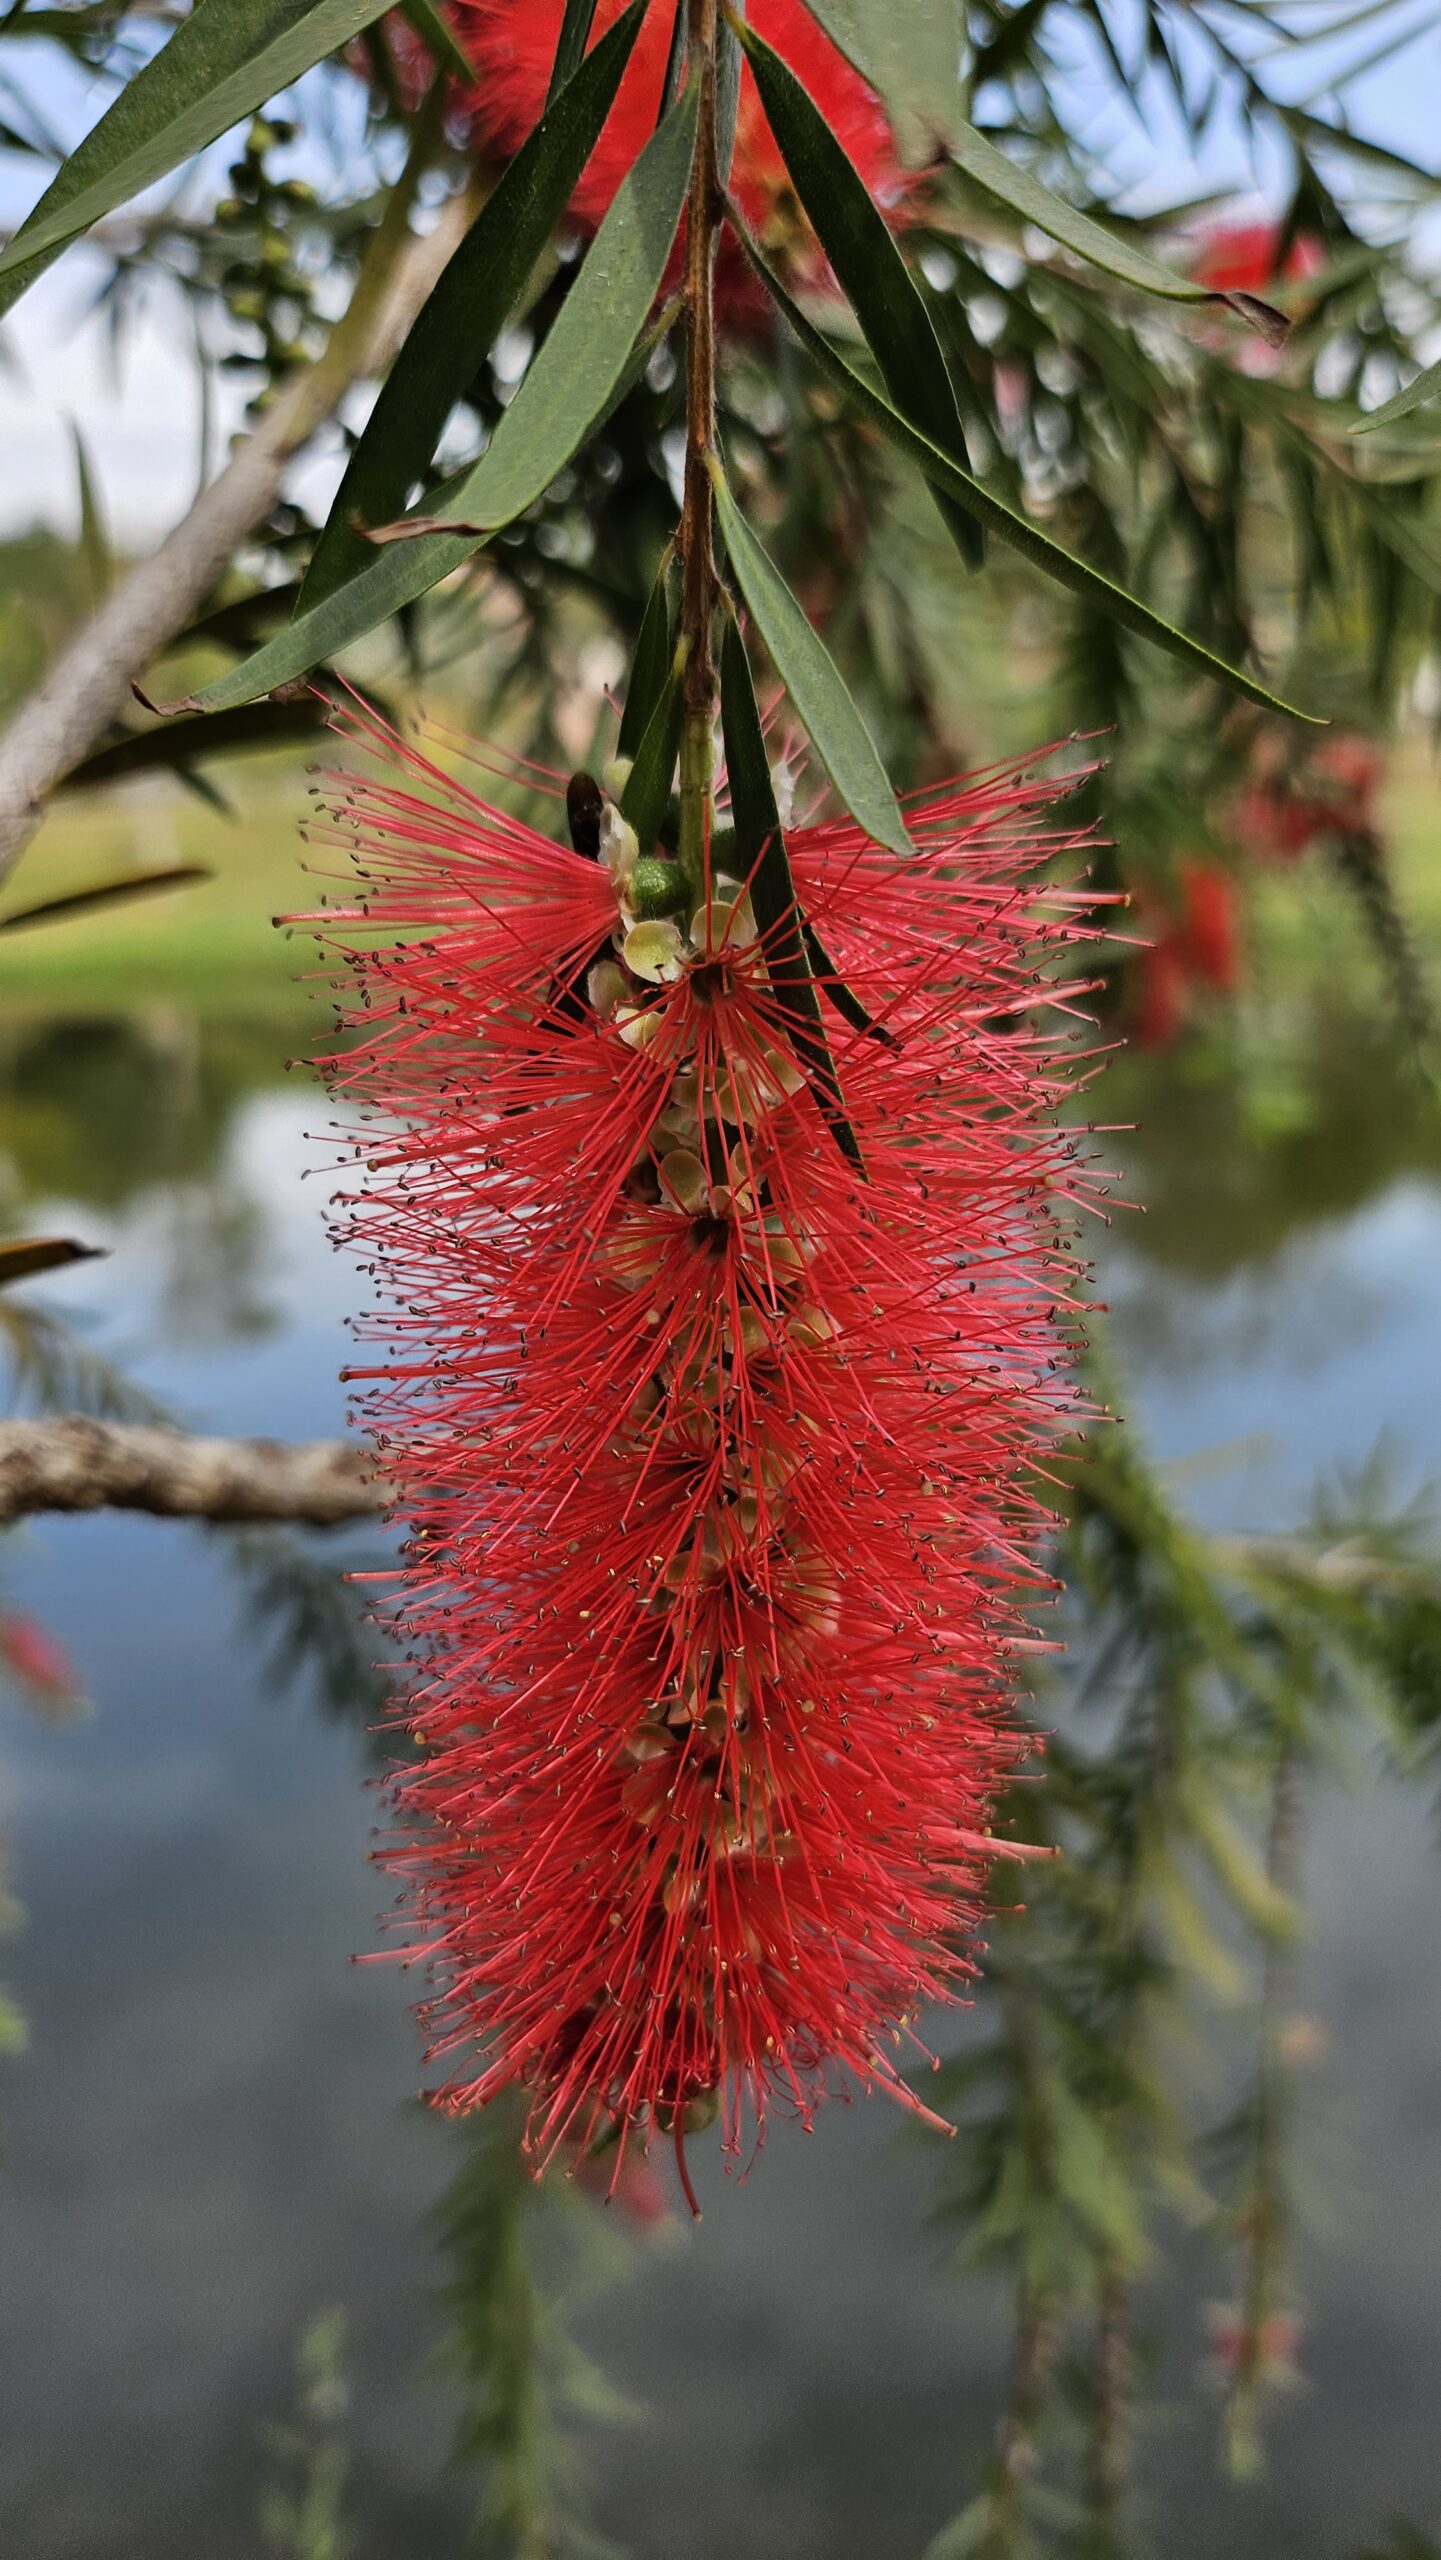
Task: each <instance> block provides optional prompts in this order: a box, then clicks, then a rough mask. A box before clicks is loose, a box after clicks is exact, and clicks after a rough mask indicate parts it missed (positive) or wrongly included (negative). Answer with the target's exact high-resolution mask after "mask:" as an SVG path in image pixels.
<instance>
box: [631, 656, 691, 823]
mask: <svg viewBox="0 0 1441 2560" xmlns="http://www.w3.org/2000/svg"><path fill="white" fill-rule="evenodd" d="M684 716H685V695H684V689H683V684H682V670H681V668H680V667H673V668H672V669H671V671H670V673H669V674H668V676H667V677H666V680H665V683H664V684H663V686H662V687H661V692H660V697H659V700H658V701H657V702H656V705H655V708H654V710H653V711H652V713H651V716H650V718H649V720H648V721H647V722H646V728H645V735H644V736H643V738H642V739H641V742H640V745H639V747H638V748H637V749H636V758H635V763H634V764H633V765H632V767H631V770H630V777H629V780H628V781H627V783H626V786H625V789H624V790H623V791H622V793H621V795H620V814H621V816H622V817H623V818H624V819H625V820H626V822H627V824H628V825H629V826H632V827H634V829H635V832H636V838H637V841H638V842H639V845H640V849H641V851H642V853H649V852H650V851H651V849H652V847H653V846H654V844H655V841H656V838H657V837H658V835H659V834H660V831H661V827H662V826H663V824H664V822H665V814H666V811H667V810H668V809H669V807H670V800H671V791H672V789H673V787H674V783H675V761H676V757H677V756H678V755H679V753H680V733H681V722H682V720H683V718H684Z"/></svg>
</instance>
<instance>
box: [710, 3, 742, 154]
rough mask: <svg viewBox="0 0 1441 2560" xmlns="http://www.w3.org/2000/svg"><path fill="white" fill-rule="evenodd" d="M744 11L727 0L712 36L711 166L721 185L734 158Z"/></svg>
mask: <svg viewBox="0 0 1441 2560" xmlns="http://www.w3.org/2000/svg"><path fill="white" fill-rule="evenodd" d="M745 13H746V0H731V7H730V8H729V10H728V11H727V13H726V15H725V17H724V18H723V19H722V20H721V26H720V33H719V35H718V37H717V39H716V111H715V165H716V176H717V178H718V179H719V180H720V183H721V185H722V186H723V187H728V186H729V185H730V178H731V162H732V161H733V160H734V158H735V148H736V120H737V118H738V116H739V114H740V103H741V47H740V28H741V25H742V23H743V21H744V18H745Z"/></svg>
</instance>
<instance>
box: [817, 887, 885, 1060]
mask: <svg viewBox="0 0 1441 2560" xmlns="http://www.w3.org/2000/svg"><path fill="white" fill-rule="evenodd" d="M801 932H802V934H803V936H804V938H805V946H806V958H807V959H808V960H809V962H810V964H811V974H812V976H813V977H814V979H815V982H816V984H817V986H818V987H819V988H820V991H821V993H822V995H824V996H829V998H830V1000H831V1003H832V1004H833V1005H834V1006H835V1009H836V1011H837V1013H838V1014H839V1015H840V1017H841V1020H842V1022H848V1023H849V1024H850V1026H851V1029H852V1030H853V1031H863V1032H864V1033H865V1036H866V1038H867V1039H868V1040H879V1042H880V1043H881V1046H882V1048H885V1049H894V1047H895V1046H896V1036H895V1033H894V1032H893V1031H888V1030H887V1029H886V1027H885V1024H884V1023H883V1022H877V1021H876V1020H875V1019H874V1017H873V1016H872V1015H871V1014H869V1013H867V1011H866V1008H865V1006H864V1005H863V1004H862V1002H861V1000H860V997H859V996H858V995H855V994H853V993H852V991H851V989H850V988H849V987H848V986H847V985H846V982H845V980H844V978H843V977H842V976H841V974H840V971H839V970H838V969H837V967H836V964H835V962H834V961H833V960H832V959H831V957H830V955H829V953H828V952H827V950H826V947H825V944H824V943H823V942H822V940H821V938H820V935H819V934H818V933H817V931H816V929H815V926H814V925H813V924H812V923H811V920H810V918H809V916H806V917H803V918H802V920H801Z"/></svg>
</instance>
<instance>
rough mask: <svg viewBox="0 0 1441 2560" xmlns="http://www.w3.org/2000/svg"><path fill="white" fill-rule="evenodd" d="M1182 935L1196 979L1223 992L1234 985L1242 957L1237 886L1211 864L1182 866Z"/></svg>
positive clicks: (1186, 955)
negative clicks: (1237, 908) (1237, 910)
mask: <svg viewBox="0 0 1441 2560" xmlns="http://www.w3.org/2000/svg"><path fill="white" fill-rule="evenodd" d="M1179 938H1180V942H1181V947H1182V951H1183V954H1184V957H1185V960H1186V961H1187V963H1188V964H1189V967H1190V973H1191V975H1192V977H1193V978H1195V979H1198V980H1199V981H1200V983H1201V984H1202V985H1203V986H1208V987H1216V988H1218V989H1220V990H1221V991H1222V992H1224V991H1225V990H1226V989H1228V988H1230V987H1234V985H1235V983H1236V978H1237V974H1238V971H1239V968H1240V959H1241V952H1240V933H1239V918H1238V916H1237V912H1236V887H1235V883H1234V881H1233V880H1231V879H1230V878H1229V877H1228V875H1227V874H1226V873H1225V872H1224V871H1216V870H1213V869H1212V867H1211V865H1210V864H1209V863H1205V862H1187V863H1183V864H1182V866H1181V922H1180V929H1179Z"/></svg>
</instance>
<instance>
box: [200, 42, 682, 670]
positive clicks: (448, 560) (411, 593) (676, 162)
mask: <svg viewBox="0 0 1441 2560" xmlns="http://www.w3.org/2000/svg"><path fill="white" fill-rule="evenodd" d="M698 95H699V93H698V90H697V89H696V88H695V86H694V85H692V87H691V88H689V89H688V90H687V92H686V94H685V96H684V98H682V100H681V102H680V104H679V106H678V107H676V108H675V109H674V110H673V112H672V113H671V114H670V115H669V116H668V117H667V118H666V121H665V123H664V124H663V125H662V126H661V128H660V131H659V132H658V133H656V134H655V135H653V136H652V138H651V140H650V141H649V142H648V143H647V145H646V147H645V150H644V151H643V152H642V153H641V156H640V158H639V159H638V160H637V162H636V164H635V167H634V168H633V169H632V170H631V171H630V172H629V174H628V175H627V177H626V179H625V181H624V184H623V185H622V186H621V188H620V190H619V192H618V194H617V195H616V198H615V201H614V203H613V204H612V206H611V208H610V211H609V213H608V214H607V215H606V218H605V220H604V222H603V223H602V224H601V227H600V230H599V231H598V232H597V234H596V237H595V240H594V242H593V244H592V247H591V250H590V254H589V256H588V257H587V258H586V261H585V264H584V265H583V266H582V268H581V270H580V273H579V275H578V276H577V277H576V280H575V283H574V284H573V285H572V287H571V289H570V292H569V293H568V295H567V296H566V299H565V302H564V303H563V305H562V307H561V309H560V311H559V313H558V314H557V316H556V320H555V323H554V326H553V327H552V329H551V332H550V335H549V337H548V338H547V339H546V341H545V344H544V345H543V346H542V347H541V349H540V351H539V353H538V355H537V356H536V358H535V361H534V363H533V364H532V365H531V368H530V371H529V372H528V373H527V375H526V377H525V380H524V381H523V382H522V384H521V386H520V389H519V390H518V391H517V393H516V395H515V398H514V400H513V401H512V402H511V404H510V407H509V408H508V409H507V410H506V412H505V415H504V417H503V418H502V419H501V421H500V424H499V426H498V427H497V428H496V431H495V434H494V436H493V437H492V439H491V441H490V443H489V445H488V446H487V447H486V450H485V452H484V453H483V454H482V455H481V457H480V460H479V461H478V462H475V463H472V464H471V466H470V468H469V469H468V470H465V471H458V472H456V473H455V475H454V477H453V478H452V479H450V480H448V481H447V482H446V484H445V486H444V488H443V489H441V490H439V491H437V492H436V493H435V494H434V496H433V497H432V498H431V499H430V501H429V504H428V506H427V508H426V510H425V512H426V514H427V515H428V516H430V517H431V518H432V519H433V520H434V521H436V522H437V523H442V524H443V523H446V522H453V523H455V524H456V526H457V528H458V530H457V531H456V532H454V533H425V534H421V535H419V536H418V537H417V539H416V540H414V541H411V542H390V543H387V544H386V546H385V548H384V549H383V550H382V551H381V552H380V553H379V555H378V557H377V558H376V559H375V560H373V561H372V563H371V565H370V566H369V567H368V568H365V569H362V570H361V571H360V572H359V574H358V576H356V577H354V578H349V579H347V580H346V583H345V585H344V586H343V587H337V589H336V590H335V593H334V594H333V595H329V596H324V597H322V598H321V600H320V602H319V603H318V604H316V605H313V606H312V607H311V608H310V610H309V612H308V613H302V614H298V615H297V616H296V618H295V620H294V621H293V622H292V623H291V624H290V625H289V626H288V628H287V629H286V630H284V631H281V632H278V633H277V635H276V637H275V638H274V639H273V640H271V641H268V642H267V644H266V646H265V647H264V648H263V649H259V650H257V651H256V653H255V655H254V656H253V657H250V658H247V659H246V661H245V663H244V665H243V666H239V667H236V668H235V669H234V670H233V671H232V672H231V673H230V674H229V675H225V676H221V677H219V678H218V679H217V681H216V682H215V683H214V684H211V685H207V686H206V688H205V690H204V692H203V693H200V694H197V695H195V696H193V697H192V699H191V700H190V702H189V703H188V704H187V705H186V706H185V707H186V708H188V709H190V710H199V711H225V710H229V709H230V708H231V707H232V706H233V705H234V704H236V703H240V702H253V701H254V700H255V698H256V696H257V695H258V694H262V693H270V692H272V691H273V690H274V688H275V686H277V685H281V684H289V683H292V682H293V681H294V679H295V678H296V677H297V676H302V675H305V674H306V673H307V672H308V671H309V669H310V668H312V667H314V666H318V665H319V664H320V662H321V660H322V659H329V658H331V657H333V656H334V655H335V654H336V652H337V651H338V650H340V649H345V648H348V647H349V646H350V645H351V643H352V642H354V641H356V640H360V639H363V638H364V636H365V634H366V632H368V631H373V630H375V628H376V626H377V625H378V624H379V623H382V622H385V621H386V620H388V618H389V617H390V615H391V614H393V613H396V612H398V611H399V610H400V607H401V606H402V605H407V604H411V603H413V602H414V601H415V598H416V597H417V596H423V595H424V594H425V593H426V592H427V590H428V589H429V588H431V587H433V586H435V585H436V584H437V583H438V581H439V580H440V579H442V578H445V577H448V576H449V574H450V572H451V571H452V570H453V569H458V568H459V567H460V566H461V564H462V562H463V561H465V560H468V559H469V557H470V555H471V553H472V552H473V551H477V550H478V549H479V548H480V546H481V544H482V543H483V542H485V541H486V540H487V539H488V538H489V535H490V534H491V533H492V532H494V531H496V530H497V529H498V528H499V527H500V526H502V525H507V524H510V523H511V522H512V521H513V520H514V518H515V517H516V516H518V515H523V514H524V512H525V509H526V508H527V507H528V506H531V505H533V504H534V502H535V500H536V499H537V498H539V497H541V496H542V495H543V493H544V492H545V490H546V489H548V488H549V486H550V483H551V481H552V480H554V478H555V477H556V474H557V473H558V472H560V471H562V470H563V469H564V467H565V465H566V463H567V462H568V461H569V460H570V458H571V455H572V454H573V453H574V452H575V450H576V448H577V446H579V445H581V444H583V443H584V441H585V439H586V437H587V436H588V435H589V434H590V432H591V431H592V429H593V428H594V427H595V426H596V425H598V424H599V423H600V421H601V420H603V419H604V418H605V416H606V415H607V413H608V411H609V409H610V407H611V404H612V401H613V399H614V398H615V397H616V396H617V394H618V393H619V391H620V390H621V389H622V388H623V386H624V385H625V383H626V382H627V381H628V380H630V379H633V378H634V374H633V368H634V367H638V366H639V365H643V364H644V362H645V355H644V350H643V349H642V350H641V351H640V352H639V355H638V356H637V357H634V358H633V355H632V350H633V349H635V348H636V342H637V340H638V339H639V338H640V336H641V332H642V331H643V329H644V327H645V322H646V318H647V316H648V314H649V312H650V310H651V307H652V305H653V304H654V301H655V298H656V295H657V293H658V291H659V289H660V284H661V279H662V277H663V276H664V274H665V269H666V262H667V260H668V258H669V256H670V253H671V248H672V245H673V243H674V240H675V235H676V228H677V225H678V224H679V221H680V215H681V207H682V205H683V204H684V202H685V193H686V187H687V184H688V182H689V178H690V168H691V160H692V157H693V155H694V151H695V133H696V108H697V101H698Z"/></svg>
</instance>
